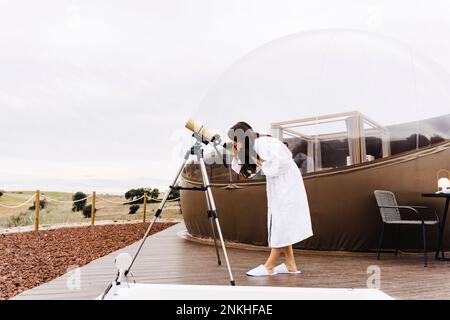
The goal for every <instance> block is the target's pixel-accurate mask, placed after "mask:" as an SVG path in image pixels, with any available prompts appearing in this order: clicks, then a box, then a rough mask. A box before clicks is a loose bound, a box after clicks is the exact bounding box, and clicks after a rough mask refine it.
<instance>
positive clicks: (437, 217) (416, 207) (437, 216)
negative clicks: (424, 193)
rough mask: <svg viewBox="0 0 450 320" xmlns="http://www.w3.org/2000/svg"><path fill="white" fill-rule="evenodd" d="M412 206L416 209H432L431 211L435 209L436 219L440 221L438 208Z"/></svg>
mask: <svg viewBox="0 0 450 320" xmlns="http://www.w3.org/2000/svg"><path fill="white" fill-rule="evenodd" d="M410 207H411V208H414V209H423V210H431V211H433V213H434V216H435V218H436V220H437V221H440V219H439V215H438V214H437V211H436V208H432V207H427V206H410Z"/></svg>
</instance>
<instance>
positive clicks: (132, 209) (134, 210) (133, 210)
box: [128, 204, 139, 214]
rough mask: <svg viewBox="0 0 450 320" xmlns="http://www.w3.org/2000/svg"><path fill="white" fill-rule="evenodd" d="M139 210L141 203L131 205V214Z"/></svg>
mask: <svg viewBox="0 0 450 320" xmlns="http://www.w3.org/2000/svg"><path fill="white" fill-rule="evenodd" d="M138 210H139V205H138V204H133V205H131V206H130V212H128V213H129V214H135V213H136V212H137V211H138Z"/></svg>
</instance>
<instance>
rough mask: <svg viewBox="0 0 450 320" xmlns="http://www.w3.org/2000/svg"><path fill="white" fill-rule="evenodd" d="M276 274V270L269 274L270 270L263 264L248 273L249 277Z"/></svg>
mask: <svg viewBox="0 0 450 320" xmlns="http://www.w3.org/2000/svg"><path fill="white" fill-rule="evenodd" d="M276 274H277V272H276V271H275V270H274V272H273V273H269V270H267V268H266V267H265V266H264V265H263V264H261V265H259V266H257V267H256V268H253V269H252V270H250V271H247V275H248V276H251V277H264V276H273V275H276Z"/></svg>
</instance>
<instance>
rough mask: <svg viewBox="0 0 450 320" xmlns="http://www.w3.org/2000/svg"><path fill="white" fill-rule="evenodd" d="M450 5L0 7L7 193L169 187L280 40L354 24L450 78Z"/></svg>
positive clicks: (2, 177)
mask: <svg viewBox="0 0 450 320" xmlns="http://www.w3.org/2000/svg"><path fill="white" fill-rule="evenodd" d="M449 16H450V4H449V3H448V1H445V0H442V1H437V0H436V1H411V0H409V1H392V0H387V1H375V0H370V1H369V0H355V1H335V0H330V1H324V0H311V1H304V0H303V1H299V0H292V1H286V0H285V1H280V0H277V1H275V0H272V1H264V0H248V1H245V0H158V1H156V0H145V1H111V0H104V1H101V0H86V1H75V0H71V1H64V0H54V1H50V0H40V1H32V0H29V1H25V0H18V1H7V0H0V43H1V50H0V189H7V190H12V189H15V190H18V189H22V190H23V189H27V190H30V189H31V190H34V189H38V188H39V189H42V190H65V191H75V190H85V191H91V190H97V191H98V192H102V191H105V192H121V191H123V190H126V189H128V188H130V187H139V186H163V185H165V184H167V183H168V181H169V180H170V179H171V178H172V176H173V174H174V171H175V169H176V166H177V165H176V164H177V161H179V159H177V158H176V157H175V156H174V154H176V152H175V153H174V151H173V148H172V144H173V143H174V140H175V138H176V137H179V136H180V135H183V134H184V131H183V125H184V123H185V122H186V119H187V118H188V117H189V115H191V114H192V113H193V112H194V114H195V109H196V108H197V107H198V105H199V104H200V103H201V101H202V99H203V98H204V97H205V95H206V94H207V92H208V90H209V89H210V88H211V87H212V86H213V85H214V83H215V81H216V80H217V79H218V78H219V77H220V75H221V74H222V73H223V72H224V71H225V70H227V69H228V68H229V66H230V65H232V64H233V62H235V61H236V60H238V59H239V58H240V57H242V56H243V55H245V54H246V53H248V52H250V51H252V50H253V49H255V48H256V47H258V46H260V45H263V44H264V43H267V42H269V41H272V40H274V39H277V38H279V37H282V36H285V35H289V34H292V33H296V32H301V31H309V30H315V29H334V28H346V29H355V30H363V31H369V32H375V33H377V34H380V35H386V36H389V37H392V38H395V39H399V40H401V41H402V42H404V43H407V44H408V45H409V46H411V48H413V49H414V50H416V51H417V52H420V53H422V54H424V55H426V56H427V57H428V58H430V59H431V60H433V61H435V62H436V63H438V64H439V65H441V66H442V67H443V68H444V69H447V70H450V59H449V58H448V57H450V41H449V38H448V35H449V34H450V19H449V18H448V17H449Z"/></svg>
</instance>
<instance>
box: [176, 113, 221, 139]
mask: <svg viewBox="0 0 450 320" xmlns="http://www.w3.org/2000/svg"><path fill="white" fill-rule="evenodd" d="M185 127H186V129H189V130H191V131H192V132H194V137H195V138H198V139H200V140H201V141H202V142H203V143H205V144H208V143H210V142H211V143H214V144H215V145H219V144H221V142H222V138H221V137H220V134H218V133H214V132H212V131H210V130H208V129H206V128H205V127H204V126H203V125H202V124H200V123H198V122H196V121H194V120H192V119H189V120H188V122H186V125H185Z"/></svg>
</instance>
